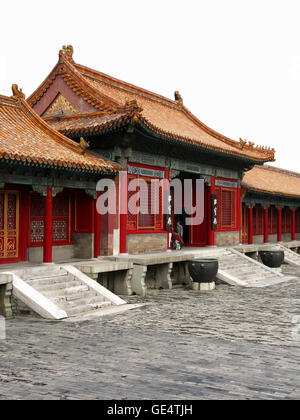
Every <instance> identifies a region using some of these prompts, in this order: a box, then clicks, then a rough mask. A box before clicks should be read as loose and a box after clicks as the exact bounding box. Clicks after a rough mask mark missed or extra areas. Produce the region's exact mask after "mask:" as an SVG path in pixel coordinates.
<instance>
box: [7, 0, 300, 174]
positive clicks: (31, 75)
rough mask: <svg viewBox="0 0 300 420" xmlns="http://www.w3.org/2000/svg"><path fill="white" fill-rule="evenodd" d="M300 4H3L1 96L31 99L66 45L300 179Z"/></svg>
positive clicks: (66, 0) (99, 0)
mask: <svg viewBox="0 0 300 420" xmlns="http://www.w3.org/2000/svg"><path fill="white" fill-rule="evenodd" d="M299 19H300V1H299V0H284V1H283V0H282V1H278V0H273V1H271V0H260V1H257V0H252V1H250V0H249V1H248V0H246V1H245V0H226V1H224V0H185V1H183V0H181V1H178V0H151V1H150V0H149V1H145V0H139V1H137V0H106V1H103V0H84V1H80V2H79V1H76V0H71V1H70V0H60V1H57V0H51V2H45V1H38V0H36V1H35V0H26V1H16V0H10V2H4V1H1V3H0V43H1V48H0V93H2V94H8V95H11V90H10V86H11V85H12V83H18V84H19V86H20V87H22V88H23V91H24V92H25V94H26V95H27V96H28V95H29V94H31V93H32V92H33V91H34V90H35V88H36V87H37V86H38V85H39V84H40V83H41V82H42V81H43V80H44V78H45V77H46V76H47V74H48V73H49V72H50V70H51V69H52V68H53V67H54V65H55V64H56V62H57V59H58V51H59V49H60V48H61V46H62V45H65V44H72V45H73V47H74V59H75V61H76V62H78V63H80V64H83V65H86V66H89V67H92V68H94V69H96V70H99V71H102V72H104V73H108V74H110V75H112V76H114V77H117V78H120V79H122V80H125V81H127V82H131V83H133V84H136V85H138V86H142V87H144V88H146V89H149V90H152V91H154V92H157V93H160V94H162V95H164V96H167V97H170V98H173V92H174V90H179V92H180V93H181V95H182V97H183V101H184V104H185V105H186V106H187V107H188V108H189V109H190V110H191V111H192V112H193V113H194V114H195V115H196V116H197V117H198V118H199V119H200V120H201V121H203V122H204V123H205V124H207V125H208V126H210V127H211V128H213V129H215V130H217V131H219V132H220V133H222V134H224V135H227V136H229V137H231V138H233V139H235V140H238V139H239V137H242V138H246V139H247V140H250V141H254V142H255V143H256V144H261V145H267V146H272V147H275V149H276V152H277V153H276V157H277V161H276V162H275V165H276V166H279V167H283V168H287V169H290V170H295V171H299V172H300V164H299V159H300V157H299V155H300V133H299V111H300V24H299Z"/></svg>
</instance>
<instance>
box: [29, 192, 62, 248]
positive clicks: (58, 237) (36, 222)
mask: <svg viewBox="0 0 300 420" xmlns="http://www.w3.org/2000/svg"><path fill="white" fill-rule="evenodd" d="M69 213H70V210H69V197H68V196H65V195H64V196H62V195H60V196H56V197H54V198H53V215H52V217H53V218H52V226H53V236H52V237H53V242H70V233H69V219H70V216H69ZM44 226H45V198H44V197H42V196H41V195H39V194H32V195H31V203H30V242H31V244H32V245H39V246H41V245H42V243H43V242H44Z"/></svg>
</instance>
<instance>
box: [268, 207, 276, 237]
mask: <svg viewBox="0 0 300 420" xmlns="http://www.w3.org/2000/svg"><path fill="white" fill-rule="evenodd" d="M277 224H278V210H277V209H276V207H269V209H268V232H269V234H271V235H272V234H273V235H274V234H276V233H277Z"/></svg>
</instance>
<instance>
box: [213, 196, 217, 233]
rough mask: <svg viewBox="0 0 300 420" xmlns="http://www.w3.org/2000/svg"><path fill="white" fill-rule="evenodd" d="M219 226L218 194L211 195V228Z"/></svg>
mask: <svg viewBox="0 0 300 420" xmlns="http://www.w3.org/2000/svg"><path fill="white" fill-rule="evenodd" d="M217 227H218V198H217V195H216V194H212V195H211V229H212V230H216V229H217Z"/></svg>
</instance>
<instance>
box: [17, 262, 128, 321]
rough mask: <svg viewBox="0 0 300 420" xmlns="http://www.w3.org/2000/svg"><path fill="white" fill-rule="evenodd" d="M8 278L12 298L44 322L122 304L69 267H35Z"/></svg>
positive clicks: (79, 272)
mask: <svg viewBox="0 0 300 420" xmlns="http://www.w3.org/2000/svg"><path fill="white" fill-rule="evenodd" d="M12 275H13V280H12V283H13V294H14V295H15V297H16V298H17V299H19V300H20V301H21V302H23V303H24V304H25V305H27V306H28V307H29V308H30V309H31V310H32V311H34V312H36V313H38V314H39V315H40V316H42V317H44V318H48V319H63V318H69V317H72V316H76V315H77V316H78V315H84V314H87V313H88V312H91V311H95V310H97V309H102V308H107V307H110V306H113V305H123V304H126V302H125V301H124V300H122V299H120V298H119V297H118V296H116V295H114V294H113V293H112V292H110V291H109V290H107V289H105V288H104V287H103V286H101V285H99V284H98V283H97V282H96V281H94V280H91V279H90V278H89V277H87V276H86V275H85V274H83V273H82V272H81V271H79V270H77V269H76V268H75V267H73V266H59V265H51V266H39V267H34V268H28V269H25V270H19V271H17V270H16V271H14V273H12Z"/></svg>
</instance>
